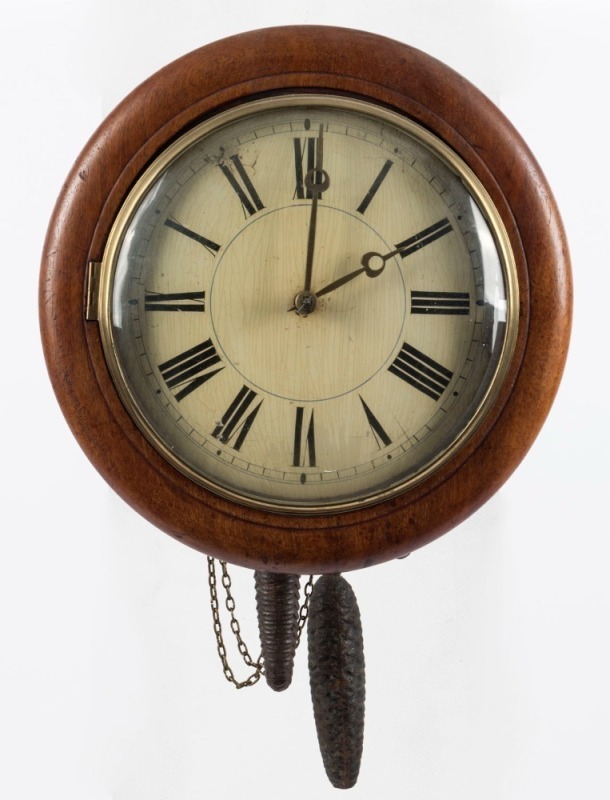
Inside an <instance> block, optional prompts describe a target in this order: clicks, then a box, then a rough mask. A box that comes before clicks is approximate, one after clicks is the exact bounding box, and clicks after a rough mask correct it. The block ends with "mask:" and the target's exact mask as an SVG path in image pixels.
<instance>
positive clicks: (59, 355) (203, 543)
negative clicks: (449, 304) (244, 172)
mask: <svg viewBox="0 0 610 800" xmlns="http://www.w3.org/2000/svg"><path fill="white" fill-rule="evenodd" d="M283 92H289V93H291V94H294V93H303V94H304V96H305V97H306V95H307V93H308V92H309V93H314V92H315V93H317V94H320V93H325V92H328V93H329V94H335V95H337V94H339V95H344V96H348V97H355V98H360V99H365V100H367V101H369V102H372V103H376V104H378V105H380V106H383V107H386V108H390V109H393V110H394V111H397V112H399V113H402V114H403V115H406V116H407V117H409V118H411V119H412V120H414V121H415V122H417V123H419V124H420V125H422V126H423V127H424V128H427V129H428V130H430V131H431V132H432V133H434V134H435V135H436V136H438V137H439V138H440V139H441V140H443V141H444V142H445V143H446V144H447V145H448V146H449V147H450V148H452V149H453V150H454V151H455V152H456V153H457V154H458V155H459V156H460V158H461V159H462V160H463V161H464V162H465V163H466V164H467V165H468V166H469V167H470V169H471V170H473V172H474V173H475V175H476V176H477V177H478V179H479V180H480V181H481V183H482V184H483V186H484V187H485V189H486V190H487V192H488V193H489V195H490V197H491V199H492V200H493V202H494V204H495V206H496V208H497V210H498V212H499V214H500V216H501V218H502V221H503V223H504V225H505V227H506V230H507V233H508V237H509V239H510V242H511V246H512V249H513V252H514V256H515V260H516V265H517V274H518V283H519V300H520V308H519V324H518V332H517V343H516V348H515V352H514V356H513V359H512V362H511V364H510V367H509V371H508V375H507V377H506V378H505V380H504V383H503V386H502V388H501V390H500V392H499V394H498V396H497V398H496V400H495V402H494V404H493V406H492V408H491V409H490V410H489V412H488V413H487V415H486V416H485V419H484V420H483V422H482V423H481V424H480V425H479V427H478V428H477V430H476V431H475V433H474V434H473V435H472V436H471V437H470V438H469V439H468V440H467V442H466V443H465V444H464V446H463V447H462V448H461V449H460V450H459V451H458V452H457V453H456V454H455V455H454V456H453V457H452V458H451V459H450V460H449V461H447V462H446V463H444V464H443V465H442V466H441V467H440V468H439V469H438V470H437V471H436V472H434V473H433V474H431V475H430V476H429V477H427V478H426V479H425V480H424V481H422V482H421V483H419V484H417V485H416V486H414V487H413V488H410V489H408V490H407V491H405V492H404V493H402V494H400V495H398V496H395V497H392V498H391V499H389V500H386V501H384V502H381V503H379V504H377V505H373V506H370V507H366V508H362V509H360V510H351V511H345V512H341V513H336V512H335V513H329V514H324V515H310V516H307V515H303V514H285V513H273V512H265V511H262V510H260V509H256V508H250V507H246V506H242V505H238V504H237V503H235V502H232V501H230V500H228V499H225V498H223V497H221V496H219V495H216V494H214V493H212V492H210V491H208V490H206V489H205V488H204V487H202V486H200V485H198V484H196V483H194V482H193V481H191V480H189V479H188V478H187V477H185V476H184V475H183V474H182V473H180V472H178V471H177V470H176V469H175V468H174V467H172V466H171V465H170V464H169V463H168V462H167V461H166V460H165V459H164V458H163V457H162V456H161V455H160V454H159V453H158V452H157V451H156V450H155V449H154V448H153V447H152V445H151V444H150V443H149V442H148V440H147V439H146V438H145V437H144V435H143V434H142V433H141V432H140V430H139V429H138V428H137V427H136V425H135V424H134V422H133V421H132V419H131V417H130V416H129V415H128V413H127V411H126V410H125V408H124V406H123V405H122V403H121V401H120V399H119V396H118V393H117V391H116V389H115V387H114V384H113V382H112V379H111V377H110V373H109V371H108V367H107V365H106V362H105V359H104V355H103V351H102V344H101V340H100V332H99V327H98V324H97V323H96V322H91V321H87V320H86V319H85V313H84V309H85V305H86V299H87V298H86V286H87V271H88V265H89V263H90V262H97V261H101V259H102V255H103V251H104V247H105V243H106V240H107V238H108V234H109V231H110V228H111V226H112V223H113V221H114V218H115V216H116V214H117V212H118V210H119V208H120V207H121V205H122V203H123V201H124V200H125V198H126V196H127V194H128V193H129V191H130V189H131V188H132V186H133V185H134V183H135V182H136V180H137V179H138V178H139V176H140V175H141V174H142V172H143V171H144V170H145V169H146V167H147V166H148V165H149V164H150V163H151V161H153V160H154V158H155V157H156V156H158V155H159V153H160V152H161V151H163V150H164V148H165V147H166V146H167V145H168V144H169V143H170V142H172V141H173V140H174V139H176V138H177V137H178V136H180V135H181V134H183V133H184V132H185V131H187V130H188V129H189V128H191V127H193V126H194V125H195V124H196V123H199V122H200V121H202V120H203V119H205V118H207V117H210V116H212V115H214V114H216V113H218V112H220V111H222V110H224V109H226V108H228V107H231V106H234V105H237V104H240V103H243V102H246V101H248V100H250V99H254V98H256V97H261V96H265V95H270V94H278V93H283ZM571 304H572V292H571V273H570V263H569V255H568V249H567V244H566V239H565V234H564V230H563V225H562V222H561V219H560V216H559V213H558V210H557V208H556V205H555V201H554V199H553V197H552V194H551V192H550V189H549V187H548V185H547V182H546V180H545V178H544V176H543V174H542V172H541V170H540V168H539V166H538V165H537V163H536V161H535V159H534V157H533V156H532V154H531V153H530V151H529V149H528V148H527V146H526V145H525V143H524V142H523V140H522V139H521V137H520V136H519V134H518V133H517V132H516V131H515V130H514V128H513V127H512V125H511V124H510V123H509V122H508V121H507V120H506V118H505V117H504V116H503V115H502V114H501V112H500V111H499V110H498V109H497V108H496V107H495V106H494V105H493V104H492V103H491V102H490V101H489V100H488V99H487V98H486V97H485V96H484V95H482V94H481V92H479V91H478V90H477V89H476V88H475V87H473V86H472V85H471V84H470V83H468V81H466V80H465V79H464V78H462V77H460V76H459V75H458V74H457V73H455V72H454V71H452V70H451V69H449V68H448V67H446V66H445V65H443V64H441V63H440V62H439V61H437V60H435V59H434V58H431V57H430V56H427V55H425V54H424V53H422V52H420V51H418V50H415V49H413V48H411V47H409V46H407V45H404V44H401V43H398V42H396V41H393V40H390V39H386V38H384V37H380V36H377V35H374V34H369V33H364V32H361V31H354V30H348V29H343V28H329V27H319V26H295V27H284V28H271V29H265V30H260V31H254V32H250V33H245V34H240V35H237V36H233V37H231V38H228V39H224V40H222V41H219V42H215V43H213V44H210V45H207V46H205V47H202V48H201V49H199V50H196V51H194V52H192V53H190V54H188V55H186V56H184V57H182V58H180V59H178V60H177V61H175V62H173V63H172V64H170V65H168V66H167V67H165V68H163V69H161V70H160V71H159V72H157V73H156V74H155V75H153V76H152V77H151V78H150V79H148V80H147V81H146V82H144V83H143V84H142V85H141V86H139V87H138V88H137V89H135V90H134V91H133V92H132V93H131V94H130V95H129V96H128V97H127V98H126V99H125V100H124V101H123V102H122V103H121V104H120V105H119V106H118V107H117V108H116V109H115V110H114V111H113V112H112V113H111V114H110V115H109V117H108V118H107V119H106V120H105V121H104V122H103V123H102V125H101V126H100V128H99V129H98V130H97V132H96V133H95V134H94V135H93V137H92V138H91V139H90V141H89V142H88V144H87V145H86V146H85V148H84V150H83V152H82V153H81V155H80V156H79V158H78V160H77V162H76V164H75V165H74V167H73V169H72V171H71V173H70V175H69V177H68V179H67V181H66V184H65V186H64V188H63V191H62V193H61V195H60V197H59V199H58V201H57V205H56V208H55V211H54V213H53V217H52V219H51V222H50V225H49V230H48V233H47V238H46V242H45V245H44V254H43V259H42V273H41V282H40V319H41V331H42V340H43V346H44V351H45V357H46V360H47V366H48V370H49V374H50V376H51V380H52V382H53V386H54V389H55V392H56V394H57V398H58V400H59V403H60V405H61V407H62V410H63V412H64V414H65V416H66V419H67V421H68V423H69V425H70V427H71V429H72V431H73V433H74V435H75V437H76V438H77V440H78V441H79V443H80V445H81V447H82V448H83V450H84V451H85V452H86V454H87V455H88V457H89V458H90V460H91V461H92V463H93V464H94V465H95V467H96V468H97V469H98V470H99V472H100V473H101V474H102V475H103V476H104V478H105V479H106V480H107V482H108V483H109V484H110V485H111V486H112V487H113V488H114V489H115V490H116V491H117V492H118V494H119V495H121V496H122V497H123V498H124V499H125V500H126V501H127V502H128V503H129V504H130V505H131V506H132V507H133V508H134V509H135V510H136V511H138V512H139V513H140V514H142V515H143V516H144V517H146V518H147V519H148V520H150V522H152V523H153V524H154V525H156V526H157V527H159V528H160V529H162V530H164V531H165V532H167V533H169V534H170V535H172V536H174V537H176V538H177V539H179V540H180V541H182V542H185V543H186V544H189V545H190V546H192V547H194V548H196V549H197V550H200V551H202V552H205V553H206V554H207V555H211V556H215V557H218V558H222V559H225V560H227V561H230V562H232V563H236V564H240V565H242V566H246V567H252V568H257V569H262V570H266V571H279V572H285V573H287V572H294V573H301V574H302V573H308V572H312V573H315V574H318V573H323V572H338V571H345V570H351V569H357V568H360V567H365V566H370V565H372V564H375V563H379V562H382V561H385V560H388V559H391V558H395V557H400V556H403V555H405V554H406V553H409V552H410V551H412V550H413V549H415V548H417V547H421V546H422V545H424V544H426V543H428V542H430V541H431V540H433V539H434V538H436V537H438V536H440V535H441V534H443V533H445V532H447V531H448V530H450V529H451V528H453V527H454V526H455V525H457V524H458V523H460V522H461V521H462V520H464V519H465V518H466V517H467V516H468V515H470V514H471V513H472V512H474V511H475V510H476V509H477V508H479V507H480V506H481V505H482V504H483V503H484V502H485V501H486V500H488V499H489V498H490V497H491V496H492V495H493V494H494V492H496V491H497V490H498V489H499V488H500V486H501V485H502V484H503V483H504V481H505V480H506V479H507V478H508V477H509V476H510V475H511V473H512V472H513V471H514V469H515V468H516V467H517V465H518V464H519V462H520V461H521V459H522V458H523V457H524V455H525V454H526V452H527V450H528V449H529V447H530V445H531V444H532V442H533V441H534V439H535V438H536V435H537V434H538V432H539V430H540V428H541V426H542V424H543V422H544V420H545V418H546V415H547V413H548V410H549V408H550V406H551V403H552V401H553V398H554V396H555V393H556V391H557V387H558V385H559V381H560V378H561V374H562V371H563V366H564V362H565V357H566V353H567V348H568V340H569V335H570V321H571Z"/></svg>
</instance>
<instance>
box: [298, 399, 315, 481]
mask: <svg viewBox="0 0 610 800" xmlns="http://www.w3.org/2000/svg"><path fill="white" fill-rule="evenodd" d="M313 413H314V412H313V410H312V411H310V412H309V413H308V414H307V415H306V414H305V409H304V408H303V407H302V406H297V409H296V417H295V424H294V450H293V457H292V466H293V467H303V466H308V467H315V466H316V434H315V430H314V422H313V419H314V417H313Z"/></svg>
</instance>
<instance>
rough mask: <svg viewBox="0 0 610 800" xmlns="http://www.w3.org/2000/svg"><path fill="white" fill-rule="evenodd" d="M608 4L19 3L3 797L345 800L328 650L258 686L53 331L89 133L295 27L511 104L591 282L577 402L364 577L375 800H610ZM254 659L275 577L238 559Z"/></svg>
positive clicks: (197, 560) (0, 317) (360, 590)
mask: <svg viewBox="0 0 610 800" xmlns="http://www.w3.org/2000/svg"><path fill="white" fill-rule="evenodd" d="M607 8H608V6H607V4H605V3H602V0H600V1H599V2H595V1H594V0H578V2H576V0H563V2H559V1H558V0H553V1H552V0H548V1H547V0H461V2H441V0H426V2H424V1H423V0H420V1H419V2H416V1H415V0H400V2H395V1H394V0H391V1H390V0H379V1H378V2H373V3H368V4H355V3H352V4H350V5H348V4H339V3H338V2H335V3H332V2H328V0H324V1H323V2H322V0H312V1H311V2H307V0H305V2H298V3H297V2H294V0H281V2H280V1H279V0H278V1H277V2H276V0H261V2H259V3H248V4H243V5H242V4H239V3H237V4H233V5H231V4H230V3H228V2H224V3H218V4H209V3H207V4H206V3H205V2H201V0H199V2H191V1H190V0H171V2H168V0H163V2H161V0H146V2H144V0H121V2H117V0H105V2H101V0H100V1H99V2H94V0H55V1H54V2H42V0H38V2H29V3H28V2H22V3H20V4H14V5H13V7H12V14H10V15H9V12H7V11H6V10H5V11H4V12H3V19H2V30H1V33H0V58H1V59H2V64H1V70H0V80H1V82H2V85H1V88H2V92H1V96H0V97H1V103H2V124H1V130H0V136H1V137H2V162H3V166H2V170H1V173H0V174H1V179H0V183H1V191H0V202H1V204H2V208H1V210H0V225H1V242H2V258H1V261H2V266H1V267H0V271H1V276H2V277H1V283H0V287H1V292H2V304H1V312H0V325H1V331H0V336H1V338H0V341H1V346H2V358H1V364H2V368H1V370H0V380H1V381H2V391H1V393H0V396H1V402H2V416H1V420H2V438H1V441H2V445H1V447H2V450H1V452H2V467H1V469H2V481H1V486H2V505H1V509H2V517H1V520H2V522H1V525H2V534H1V536H2V539H1V543H2V549H1V555H0V648H1V662H0V762H1V763H0V795H1V796H2V797H6V798H7V799H9V798H10V800H22V798H23V799H26V798H27V800H30V798H31V799H33V798H39V797H41V798H42V797H44V798H46V800H56V799H58V800H59V799H61V800H97V798H114V799H115V800H195V798H197V799H199V798H206V797H213V798H218V799H220V798H230V799H231V800H233V799H234V798H239V797H245V796H248V797H249V798H252V799H253V800H258V798H266V799H268V798H274V799H275V798H278V799H279V798H284V797H291V798H310V797H312V796H314V797H316V798H326V797H331V796H335V795H336V790H334V789H332V788H331V787H330V784H328V782H327V780H326V777H325V775H324V772H323V768H322V764H321V759H320V756H319V752H318V748H317V742H316V738H315V732H314V724H313V717H312V711H311V705H310V699H309V688H308V679H307V669H306V654H305V651H304V649H302V650H301V651H300V652H299V654H298V657H297V664H296V675H295V680H294V683H293V686H292V687H291V689H290V690H289V691H288V692H285V693H284V694H280V695H276V694H273V693H272V692H271V691H270V690H268V689H267V687H266V686H264V685H259V686H257V687H256V688H255V689H251V690H248V691H244V692H237V691H235V690H234V689H233V688H232V687H231V686H229V684H227V683H226V682H225V680H224V678H223V677H222V673H221V669H220V664H219V662H218V659H217V656H216V652H215V646H214V641H213V635H212V630H211V620H210V612H209V606H208V598H207V586H206V572H205V559H204V558H203V557H202V556H200V555H198V554H197V553H195V552H194V551H191V550H189V549H188V548H186V547H183V546H181V545H180V544H178V543H177V542H175V541H174V540H172V539H170V538H169V537H166V536H165V535H163V534H161V533H159V532H158V531H156V530H155V529H153V528H152V527H151V526H150V525H148V524H147V523H145V522H144V521H143V520H142V519H141V518H139V517H138V516H137V515H136V514H135V512H133V511H132V510H131V509H130V508H128V507H126V506H125V505H124V504H123V503H122V502H121V501H120V500H119V499H118V498H117V497H116V496H115V495H114V494H113V492H112V491H111V490H110V489H109V488H108V487H107V486H106V484H105V483H104V482H103V480H102V479H101V478H100V477H99V476H98V475H97V473H96V472H95V470H94V469H93V468H92V467H91V465H90V464H89V462H88V461H87V460H86V458H85V456H84V455H83V454H82V453H81V451H80V449H79V447H78V446H77V444H76V443H75V441H74V440H73V439H72V436H71V434H70V432H69V430H68V428H67V426H66V424H65V422H64V420H63V417H62V415H61V412H60V411H59V408H58V406H57V404H56V401H55V398H54V396H53V394H52V391H51V388H50V385H49V382H48V379H47V375H46V371H45V367H44V364H43V360H42V355H41V348H40V344H39V333H38V321H37V279H38V265H39V260H40V255H41V252H42V246H43V238H44V234H45V229H46V224H47V222H48V219H49V217H50V215H51V212H52V208H53V203H54V201H55V198H56V196H57V194H58V193H59V190H60V188H61V185H62V181H63V180H64V178H65V176H66V174H67V173H68V170H69V168H70V166H71V164H72V162H73V161H74V159H75V158H76V156H77V155H78V153H79V151H80V149H81V148H82V146H83V145H84V143H85V141H86V140H87V138H88V137H89V135H90V134H91V132H92V131H93V130H94V129H95V128H96V127H97V125H98V124H99V123H100V122H101V121H102V119H103V118H104V117H105V116H106V115H107V113H108V112H109V111H110V110H111V109H112V108H113V107H114V105H116V103H118V102H119V101H120V100H121V99H122V98H123V96H124V95H125V94H127V92H128V91H130V90H131V89H132V88H133V87H134V86H135V85H137V84H138V83H139V82H140V81H142V80H143V79H144V78H145V77H147V76H148V75H149V74H150V73H151V72H153V71H154V70H156V69H158V68H160V67H161V66H163V65H164V64H166V63H168V62H169V61H171V60H173V59H174V58H176V57H178V56H180V55H182V54H183V53H185V52H187V51H189V50H192V49H194V48H196V47H198V46H200V45H203V44H205V43H207V42H209V41H212V40H215V39H218V38H221V37H223V36H226V35H229V34H232V33H236V32H240V31H244V30H249V29H253V28H259V27H263V26H266V25H277V24H285V23H325V24H336V25H345V26H349V27H355V28H363V29H368V30H371V31H374V32H378V33H382V34H385V35H388V36H391V37H393V38H397V39H400V40H402V41H405V42H407V43H409V44H412V45H415V46H417V47H419V48H421V49H423V50H425V51H427V52H428V53H430V54H432V55H434V56H436V57H438V58H439V59H440V60H442V61H444V62H445V63H447V64H450V65H451V66H452V67H454V68H455V69H457V71H458V72H460V73H462V74H463V75H464V76H465V77H467V78H468V79H470V80H471V81H472V82H474V83H475V84H476V85H477V86H478V87H479V88H480V89H482V90H483V92H485V93H486V94H487V95H488V96H489V97H491V99H492V100H493V101H494V102H495V103H496V104H497V105H499V107H500V108H501V109H502V110H503V111H504V112H505V113H506V114H507V115H508V117H509V118H510V119H511V120H512V121H513V123H514V124H515V125H516V127H517V129H518V130H519V131H520V132H521V134H522V135H523V136H524V138H525V139H526V141H527V142H528V144H529V145H530V147H531V148H532V150H533V151H534V153H535V154H536V156H537V158H538V160H539V161H540V163H541V165H542V168H543V170H544V171H545V173H546V175H547V177H548V179H549V181H550V183H551V186H552V187H553V190H554V193H555V196H556V199H557V201H558V204H559V207H560V209H561V212H562V215H563V218H564V222H565V224H566V228H567V232H568V237H569V241H570V246H571V252H572V258H573V264H574V274H575V288H576V298H575V299H576V306H575V324H574V332H573V338H572V346H571V351H570V357H569V360H568V365H567V369H566V373H565V378H564V381H563V384H562V386H561V389H560V392H559V395H558V398H557V401H556V403H555V405H554V407H553V410H552V412H551V415H550V417H549V419H548V422H547V424H546V426H545V428H544V430H543V432H542V434H541V435H540V436H539V438H538V439H537V441H536V443H535V445H534V447H533V448H532V450H531V451H530V454H529V455H528V457H527V458H526V459H525V461H524V462H523V464H522V465H521V467H520V468H519V469H518V470H517V472H516V473H515V474H514V476H513V477H512V478H511V480H510V481H509V482H508V483H507V484H506V485H505V487H504V488H503V489H502V490H501V491H500V492H499V493H498V494H497V495H496V496H495V497H494V498H493V499H492V500H491V501H490V502H489V503H488V504H487V505H486V506H485V507H484V508H483V509H481V510H480V511H479V512H478V513H477V514H476V515H474V516H473V517H472V518H471V519H470V520H468V521H467V522H466V523H464V524H463V525H461V526H460V527H459V528H458V529H457V530H456V531H454V532H453V533H451V534H449V535H447V536H445V537H443V538H442V539H441V540H439V541H438V542H436V543H434V544H432V545H429V546H428V547H426V548H424V549H423V550H420V551H419V552H417V553H414V554H413V555H412V556H411V557H410V558H409V559H407V560H405V561H401V562H395V563H390V564H387V565H384V566H380V567H376V568H374V569H370V570H366V571H362V572H359V573H354V574H352V575H351V576H348V577H349V580H350V581H351V583H352V585H353V586H354V589H355V590H356V593H357V595H358V597H359V601H360V606H361V610H362V616H363V625H364V633H365V641H366V657H367V680H368V686H367V723H366V738H365V752H364V759H363V765H362V770H361V775H360V780H359V783H358V785H357V787H356V788H355V789H354V790H352V791H351V797H353V798H354V800H355V799H356V798H372V797H373V796H375V797H383V798H395V797H413V798H417V799H418V800H478V799H479V798H480V799H481V800H483V799H484V800H490V798H493V800H504V799H505V798H506V799H509V798H510V800H530V799H531V800H534V799H535V800H539V798H554V800H563V798H574V797H581V798H586V799H587V800H597V798H599V799H600V800H601V799H602V798H608V797H609V796H610V777H609V773H608V767H607V759H608V749H609V748H608V745H609V733H608V731H609V716H610V698H609V690H608V675H610V658H609V650H608V627H609V626H608V611H609V608H610V589H609V582H608V578H607V576H608V571H609V567H608V562H609V560H610V546H609V544H608V534H609V526H608V522H607V507H608V498H607V495H608V492H609V489H610V485H609V480H608V478H609V470H608V449H609V445H610V437H609V425H608V419H609V412H608V392H607V387H608V369H609V364H608V324H607V317H608V309H609V307H610V288H609V282H608V273H609V271H610V265H609V263H608V255H607V254H608V244H607V243H608V231H609V220H610V191H609V185H610V180H609V179H610V174H609V169H608V158H607V154H608V147H609V128H608V77H609V76H610V63H609V56H608V50H609V47H608V31H609V30H610V14H609V12H608V10H607ZM234 582H235V592H236V595H237V600H238V607H239V609H240V611H241V613H242V617H243V620H244V621H243V629H244V631H245V633H246V635H247V636H248V637H249V639H250V640H251V641H252V642H253V645H252V647H253V649H256V644H255V642H256V630H255V624H254V618H253V613H252V612H253V605H254V600H253V591H252V585H251V584H252V580H251V576H250V574H249V573H247V572H246V571H242V570H234Z"/></svg>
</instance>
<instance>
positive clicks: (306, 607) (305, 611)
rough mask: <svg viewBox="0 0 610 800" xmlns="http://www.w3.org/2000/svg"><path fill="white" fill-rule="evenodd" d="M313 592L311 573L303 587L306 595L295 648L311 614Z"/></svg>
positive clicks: (299, 642)
mask: <svg viewBox="0 0 610 800" xmlns="http://www.w3.org/2000/svg"><path fill="white" fill-rule="evenodd" d="M312 592H313V575H310V576H309V579H308V580H307V583H306V584H305V587H304V589H303V593H304V595H305V597H304V600H303V605H302V606H301V608H300V609H299V626H298V628H297V638H296V644H295V650H296V649H297V647H298V646H299V645H300V644H301V634H302V633H303V628H304V627H305V623H306V622H307V617H308V616H309V601H310V600H311V593H312Z"/></svg>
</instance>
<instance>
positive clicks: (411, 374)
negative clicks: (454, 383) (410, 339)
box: [388, 342, 453, 400]
mask: <svg viewBox="0 0 610 800" xmlns="http://www.w3.org/2000/svg"><path fill="white" fill-rule="evenodd" d="M388 369H389V371H390V372H391V373H392V374H393V375H397V376H398V377H399V378H401V380H403V381H405V382H406V383H408V384H409V385H410V386H413V387H414V388H415V389H417V390H418V391H420V392H422V393H423V394H425V395H427V396H428V397H431V398H432V399H433V400H438V399H439V398H440V396H441V395H442V394H443V392H444V391H445V389H446V388H447V386H449V382H450V380H451V378H452V377H453V372H451V370H449V369H447V368H446V367H443V366H442V364H438V363H437V362H436V361H434V360H433V359H431V358H430V357H429V356H427V355H425V354H424V353H422V352H420V351H419V350H416V349H415V348H414V347H411V345H409V344H407V343H406V342H405V343H404V344H403V346H402V347H401V349H400V353H399V354H398V356H397V357H396V358H395V360H394V361H393V362H392V364H391V365H390V366H389V367H388Z"/></svg>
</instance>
